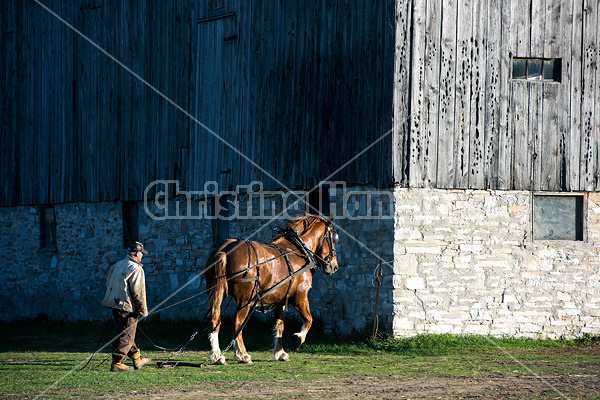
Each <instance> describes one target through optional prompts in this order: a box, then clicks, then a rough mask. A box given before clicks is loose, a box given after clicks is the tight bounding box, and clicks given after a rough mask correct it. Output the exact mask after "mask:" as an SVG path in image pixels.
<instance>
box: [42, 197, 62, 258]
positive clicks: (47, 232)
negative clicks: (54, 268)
mask: <svg viewBox="0 0 600 400" xmlns="http://www.w3.org/2000/svg"><path fill="white" fill-rule="evenodd" d="M57 250H58V246H57V245H56V213H55V211H54V206H42V207H41V208H40V251H57Z"/></svg>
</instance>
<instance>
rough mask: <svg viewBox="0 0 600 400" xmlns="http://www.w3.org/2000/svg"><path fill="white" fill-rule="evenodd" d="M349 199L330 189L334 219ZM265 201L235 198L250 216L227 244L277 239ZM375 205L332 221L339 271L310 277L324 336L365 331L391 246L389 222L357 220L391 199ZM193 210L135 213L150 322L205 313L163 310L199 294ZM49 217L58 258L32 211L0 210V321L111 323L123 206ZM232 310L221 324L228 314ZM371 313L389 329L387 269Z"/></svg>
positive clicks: (355, 206)
mask: <svg viewBox="0 0 600 400" xmlns="http://www.w3.org/2000/svg"><path fill="white" fill-rule="evenodd" d="M356 190H357V189H332V190H331V192H330V195H331V203H332V207H337V210H338V211H339V210H341V209H342V208H344V207H346V208H348V207H350V206H349V205H348V204H347V196H345V195H346V194H348V192H352V191H356ZM265 199H266V200H267V201H262V202H260V203H256V202H255V203H254V204H252V207H249V204H248V202H247V200H248V195H240V196H239V200H240V205H241V207H242V208H244V209H245V210H247V209H249V208H254V212H255V216H254V217H253V218H238V219H232V220H231V221H229V234H230V235H229V236H231V237H237V238H247V237H250V238H251V240H255V241H259V242H268V241H270V240H271V239H272V238H273V237H274V236H275V235H276V232H274V230H273V228H274V227H280V228H281V227H283V226H284V225H285V222H286V220H285V219H284V218H277V219H275V220H274V221H273V222H272V223H270V224H269V225H267V222H269V221H270V220H271V219H272V217H273V216H276V215H277V213H278V212H281V210H282V206H283V204H284V202H283V199H282V197H281V195H280V194H277V193H273V194H269V193H266V194H265ZM374 199H375V200H373V204H371V203H367V202H360V201H354V202H353V203H352V204H351V210H350V214H351V215H350V218H346V219H340V220H338V221H336V223H338V224H339V226H340V228H341V229H338V231H339V235H340V239H341V241H340V243H339V244H338V245H337V254H338V262H339V263H340V269H339V271H338V272H337V273H336V274H334V275H332V276H325V274H323V272H322V271H320V270H319V271H317V272H316V273H315V275H314V280H313V288H312V289H311V291H310V293H309V300H310V304H311V312H312V314H313V316H314V317H316V318H319V319H321V320H322V321H323V324H324V327H325V329H326V331H328V332H339V333H341V334H349V333H351V332H353V331H355V330H357V329H361V328H363V327H364V326H365V325H366V324H370V323H372V321H373V311H374V303H375V292H376V286H375V285H374V273H375V269H376V267H377V265H378V264H379V261H378V259H377V256H379V255H380V254H381V252H382V251H383V257H384V259H385V260H391V259H392V257H393V254H392V250H393V243H394V242H393V231H392V229H393V218H388V219H387V220H380V219H369V220H366V221H363V220H360V219H358V217H359V216H360V215H361V214H362V215H364V214H365V213H367V212H370V211H369V209H367V208H366V207H367V206H368V207H371V208H372V207H374V206H375V205H376V204H377V203H379V202H383V203H385V207H387V208H388V210H391V207H392V206H393V204H392V203H393V197H392V196H389V193H388V195H387V196H381V201H380V199H379V197H378V196H377V195H375V196H374ZM345 200H346V202H345ZM355 200H356V199H355ZM287 204H289V203H287ZM201 206H202V202H201V201H198V200H194V201H190V202H187V201H169V202H168V204H167V205H165V204H153V203H150V204H148V205H146V206H145V205H144V203H139V213H138V226H139V238H140V241H141V242H143V243H144V245H145V247H146V249H147V250H148V251H149V254H148V255H146V256H144V258H143V260H142V263H143V264H144V270H145V272H146V284H147V294H148V306H149V308H150V310H151V311H152V310H155V311H160V312H159V313H157V314H154V315H153V316H152V317H151V318H161V319H165V320H174V319H180V318H182V319H190V318H201V317H203V316H204V314H205V312H206V310H207V307H208V302H207V297H206V295H205V294H200V295H199V296H197V297H195V298H193V299H191V300H188V301H186V302H184V303H182V304H179V305H177V306H174V307H170V308H167V307H169V306H170V305H172V304H175V303H177V302H179V301H182V300H185V299H188V298H190V297H192V296H194V295H196V294H199V293H201V292H203V291H204V290H205V289H206V282H205V279H204V275H203V271H204V268H205V263H206V259H207V257H208V255H209V253H210V251H211V249H212V247H213V237H212V235H213V227H212V221H211V220H208V219H203V218H197V217H193V216H194V215H197V214H198V213H197V210H198V209H200V207H201ZM301 207H302V206H300V207H298V209H301ZM146 208H147V211H148V212H146ZM259 208H262V213H261V212H259V211H260V210H259ZM190 209H191V210H192V212H191V213H189V215H191V216H192V217H190V218H187V217H186V218H176V219H175V218H174V219H165V218H164V216H165V215H170V216H174V215H182V216H185V215H188V211H189V210H190ZM55 212H56V221H57V235H56V236H57V248H58V250H57V251H56V252H40V250H39V249H40V213H39V209H38V208H37V207H13V208H0V235H1V237H2V238H4V239H3V242H2V244H1V245H0V280H2V282H4V291H3V292H2V294H1V295H0V320H2V321H14V320H20V319H29V318H35V317H37V316H38V315H39V314H40V313H42V314H45V315H46V316H47V317H48V318H50V319H55V320H103V319H105V318H107V317H108V315H109V314H108V310H107V309H105V308H103V307H101V306H100V301H101V299H102V297H103V296H104V287H105V279H106V273H107V271H108V269H109V268H110V266H111V265H112V264H114V263H115V262H117V261H119V260H120V259H122V258H124V257H125V255H126V252H125V250H124V249H123V226H122V224H123V222H122V215H121V203H119V202H115V203H77V204H62V205H55ZM388 214H390V215H391V213H388ZM157 217H158V218H157ZM261 227H262V228H263V229H260V228H261ZM349 235H351V236H352V238H354V239H352V238H351V237H350V236H349ZM232 305H233V304H232ZM232 305H231V306H230V308H229V310H228V311H226V312H225V313H226V314H227V313H231V312H232V311H233V307H232ZM379 310H380V312H379V314H380V326H381V327H386V326H387V327H388V329H389V327H391V324H392V311H393V305H392V275H391V262H390V263H389V266H386V268H385V269H384V279H383V285H382V289H381V294H380V306H379ZM288 315H297V313H296V312H291V313H289V314H288ZM269 334H270V333H269Z"/></svg>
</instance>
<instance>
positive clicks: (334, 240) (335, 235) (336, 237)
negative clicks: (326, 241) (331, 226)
mask: <svg viewBox="0 0 600 400" xmlns="http://www.w3.org/2000/svg"><path fill="white" fill-rule="evenodd" d="M331 240H332V241H333V243H334V244H335V243H337V242H339V241H340V236H339V235H338V234H337V232H333V235H331Z"/></svg>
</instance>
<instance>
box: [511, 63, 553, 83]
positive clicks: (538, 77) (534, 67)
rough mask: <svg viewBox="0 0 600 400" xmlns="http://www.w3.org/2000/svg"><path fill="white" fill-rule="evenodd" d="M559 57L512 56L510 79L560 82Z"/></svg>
mask: <svg viewBox="0 0 600 400" xmlns="http://www.w3.org/2000/svg"><path fill="white" fill-rule="evenodd" d="M560 73H561V59H560V58H513V60H512V79H513V80H528V81H545V82H560Z"/></svg>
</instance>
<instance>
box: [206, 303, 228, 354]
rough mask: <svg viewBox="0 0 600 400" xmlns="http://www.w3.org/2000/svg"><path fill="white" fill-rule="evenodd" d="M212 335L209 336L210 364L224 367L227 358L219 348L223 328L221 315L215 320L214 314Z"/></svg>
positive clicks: (211, 322)
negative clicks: (220, 333) (220, 330)
mask: <svg viewBox="0 0 600 400" xmlns="http://www.w3.org/2000/svg"><path fill="white" fill-rule="evenodd" d="M210 324H211V333H210V334H209V335H208V339H209V340H210V362H211V363H212V364H220V365H224V364H226V362H225V356H224V355H223V354H221V348H220V346H219V328H220V327H221V321H220V315H218V316H217V320H215V314H214V313H213V315H212V318H211V321H210Z"/></svg>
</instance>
